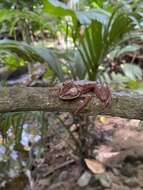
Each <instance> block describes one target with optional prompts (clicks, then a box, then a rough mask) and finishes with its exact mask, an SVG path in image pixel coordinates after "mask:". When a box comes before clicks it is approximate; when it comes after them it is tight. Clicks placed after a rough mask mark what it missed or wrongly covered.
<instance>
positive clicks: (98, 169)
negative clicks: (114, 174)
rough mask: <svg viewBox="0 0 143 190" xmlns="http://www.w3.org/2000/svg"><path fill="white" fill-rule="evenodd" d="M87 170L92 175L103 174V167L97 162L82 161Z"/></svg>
mask: <svg viewBox="0 0 143 190" xmlns="http://www.w3.org/2000/svg"><path fill="white" fill-rule="evenodd" d="M84 161H85V163H86V165H87V167H88V169H90V171H92V172H93V173H94V174H102V173H104V172H105V167H104V165H103V164H102V163H101V162H99V161H97V160H91V159H84Z"/></svg>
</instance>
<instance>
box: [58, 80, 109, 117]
mask: <svg viewBox="0 0 143 190" xmlns="http://www.w3.org/2000/svg"><path fill="white" fill-rule="evenodd" d="M88 92H94V93H95V94H96V96H97V98H98V99H99V100H100V101H101V102H102V103H103V104H104V107H107V106H108V105H110V104H111V96H112V94H111V90H110V88H109V87H108V86H107V85H106V84H105V83H101V82H99V81H88V80H79V81H72V80H70V81H65V82H64V83H63V84H62V87H60V89H59V98H60V99H62V100H74V99H76V98H79V97H81V96H82V95H83V94H86V93H88ZM91 98H92V96H91V95H88V96H86V97H84V98H83V99H82V101H81V100H80V103H79V106H77V107H78V108H77V109H76V110H75V112H74V113H75V114H78V113H79V112H80V111H81V110H82V109H83V108H84V107H85V106H86V105H87V104H88V102H89V101H90V100H91Z"/></svg>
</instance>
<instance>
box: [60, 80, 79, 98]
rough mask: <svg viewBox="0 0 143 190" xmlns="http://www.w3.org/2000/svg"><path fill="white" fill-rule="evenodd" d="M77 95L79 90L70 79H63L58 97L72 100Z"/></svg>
mask: <svg viewBox="0 0 143 190" xmlns="http://www.w3.org/2000/svg"><path fill="white" fill-rule="evenodd" d="M79 95H80V92H79V90H78V88H77V86H76V85H75V84H74V82H73V81H72V80H70V81H65V82H64V83H63V85H62V87H61V88H60V91H59V97H60V98H61V99H63V100H72V99H75V98H77V97H79Z"/></svg>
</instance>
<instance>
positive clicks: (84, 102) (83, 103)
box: [74, 95, 92, 115]
mask: <svg viewBox="0 0 143 190" xmlns="http://www.w3.org/2000/svg"><path fill="white" fill-rule="evenodd" d="M91 99H92V96H90V95H89V96H86V97H84V99H82V100H80V101H79V104H78V106H77V109H76V110H75V112H74V115H78V114H79V113H80V112H81V111H82V110H83V109H84V107H85V106H87V104H88V103H89V102H90V100H91Z"/></svg>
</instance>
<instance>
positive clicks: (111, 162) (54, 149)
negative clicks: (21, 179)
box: [29, 116, 143, 190]
mask: <svg viewBox="0 0 143 190" xmlns="http://www.w3.org/2000/svg"><path fill="white" fill-rule="evenodd" d="M92 124H93V125H91V126H89V129H90V131H91V135H90V137H89V138H92V142H93V146H92V147H90V149H91V157H92V159H91V158H85V159H89V160H90V161H91V163H89V164H90V167H89V168H90V169H88V167H87V168H86V167H83V166H82V165H81V163H80V162H79V161H78V160H76V159H75V157H74V156H73V153H72V149H71V147H70V144H71V143H72V142H71V141H70V139H69V138H67V133H63V131H64V129H63V128H62V126H59V125H57V128H56V127H55V130H54V132H52V133H51V134H50V133H49V135H48V137H47V138H46V142H45V143H46V144H45V146H46V151H45V155H44V158H43V159H42V160H41V161H40V162H38V163H36V167H35V169H34V170H33V174H32V176H33V179H34V181H33V184H32V189H33V190H73V189H74V190H81V189H86V190H102V189H105V190H141V189H143V129H142V126H141V123H140V121H139V120H128V119H122V118H117V117H106V116H97V117H96V119H94V118H92ZM91 127H92V128H91ZM73 128H74V126H73ZM75 131H76V130H75ZM75 131H74V133H75ZM54 133H55V134H54ZM61 134H62V135H61ZM60 135H61V136H60ZM92 161H93V163H92ZM94 162H99V163H100V164H99V165H98V164H97V165H96V164H95V165H94ZM93 171H94V172H93ZM29 189H30V188H29Z"/></svg>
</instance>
